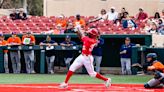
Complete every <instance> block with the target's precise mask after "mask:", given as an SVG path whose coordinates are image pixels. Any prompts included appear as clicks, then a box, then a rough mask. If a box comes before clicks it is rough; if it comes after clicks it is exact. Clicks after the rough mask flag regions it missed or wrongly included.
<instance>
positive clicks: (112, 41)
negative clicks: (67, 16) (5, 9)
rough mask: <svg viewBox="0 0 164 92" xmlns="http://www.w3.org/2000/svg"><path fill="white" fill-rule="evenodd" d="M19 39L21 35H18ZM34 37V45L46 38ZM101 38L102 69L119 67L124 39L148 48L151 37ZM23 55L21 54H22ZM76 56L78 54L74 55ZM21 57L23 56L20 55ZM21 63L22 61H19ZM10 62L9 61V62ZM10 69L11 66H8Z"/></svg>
mask: <svg viewBox="0 0 164 92" xmlns="http://www.w3.org/2000/svg"><path fill="white" fill-rule="evenodd" d="M9 36H10V35H5V39H7V38H8V37H9ZM19 36H20V37H21V36H22V35H19ZM50 36H51V37H52V39H53V40H55V41H56V42H58V43H61V42H62V41H64V39H65V36H66V35H50ZM70 36H71V37H72V40H73V41H75V42H77V44H81V42H80V40H79V38H78V37H77V35H75V34H70ZM35 37H36V44H39V43H40V42H41V41H43V40H44V39H45V38H46V35H35ZM101 37H102V38H104V41H105V44H104V46H103V59H102V63H101V66H102V67H120V55H119V49H120V46H121V45H122V44H123V43H124V38H125V37H130V38H131V42H132V43H137V44H141V45H145V46H150V45H151V42H152V36H151V35H102V36H101ZM0 52H1V53H0V54H1V57H0V67H3V55H2V53H3V52H2V51H0ZM22 54H23V53H22ZM76 54H77V55H78V54H79V53H76ZM22 56H23V55H22ZM35 57H36V60H37V62H38V60H39V59H40V54H39V52H36V55H35ZM21 60H22V61H23V59H21ZM9 62H11V61H9ZM10 67H11V66H10ZM38 67H40V66H39V64H38V63H37V64H36V67H35V68H36V70H37V69H38ZM0 71H1V72H3V71H4V70H3V68H1V69H0Z"/></svg>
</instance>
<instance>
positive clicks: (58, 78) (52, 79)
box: [0, 74, 153, 84]
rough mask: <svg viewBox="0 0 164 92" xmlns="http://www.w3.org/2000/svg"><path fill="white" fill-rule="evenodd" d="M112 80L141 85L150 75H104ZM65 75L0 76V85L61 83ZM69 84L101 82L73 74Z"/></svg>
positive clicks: (86, 76)
mask: <svg viewBox="0 0 164 92" xmlns="http://www.w3.org/2000/svg"><path fill="white" fill-rule="evenodd" d="M105 76H106V77H110V78H111V79H112V83H133V84H134V83H135V84H143V83H145V82H147V81H148V80H149V79H151V78H152V77H153V76H150V75H142V76H141V75H126V76H122V75H105ZM64 79H65V75H60V74H54V75H50V74H0V84H18V83H61V82H63V81H64ZM70 83H102V81H101V80H98V79H95V78H91V77H89V76H88V75H79V74H75V75H74V76H73V77H72V78H71V80H70Z"/></svg>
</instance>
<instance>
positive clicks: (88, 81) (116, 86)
mask: <svg viewBox="0 0 164 92" xmlns="http://www.w3.org/2000/svg"><path fill="white" fill-rule="evenodd" d="M105 76H107V77H110V78H111V79H112V86H111V87H110V88H105V86H104V85H103V81H101V80H98V79H95V78H91V77H89V76H88V75H82V74H75V75H74V76H73V77H72V78H71V80H70V81H69V83H70V84H69V87H68V88H66V89H60V88H58V85H59V83H61V82H63V80H64V78H65V74H0V92H93V91H94V92H164V88H158V89H157V88H156V89H145V88H144V87H143V84H144V83H146V82H147V81H148V80H149V79H151V78H152V77H153V76H151V75H125V76H122V75H105ZM11 90H12V91H11Z"/></svg>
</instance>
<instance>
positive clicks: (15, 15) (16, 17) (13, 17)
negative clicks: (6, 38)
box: [10, 9, 18, 20]
mask: <svg viewBox="0 0 164 92" xmlns="http://www.w3.org/2000/svg"><path fill="white" fill-rule="evenodd" d="M10 19H12V20H16V19H18V14H17V12H16V9H13V11H12V13H11V14H10Z"/></svg>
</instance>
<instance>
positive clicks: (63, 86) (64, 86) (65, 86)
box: [59, 82, 68, 88]
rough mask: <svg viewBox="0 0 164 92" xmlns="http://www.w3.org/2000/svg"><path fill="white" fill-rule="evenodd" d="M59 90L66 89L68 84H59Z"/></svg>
mask: <svg viewBox="0 0 164 92" xmlns="http://www.w3.org/2000/svg"><path fill="white" fill-rule="evenodd" d="M59 88H68V83H65V82H63V83H61V84H60V85H59Z"/></svg>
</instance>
